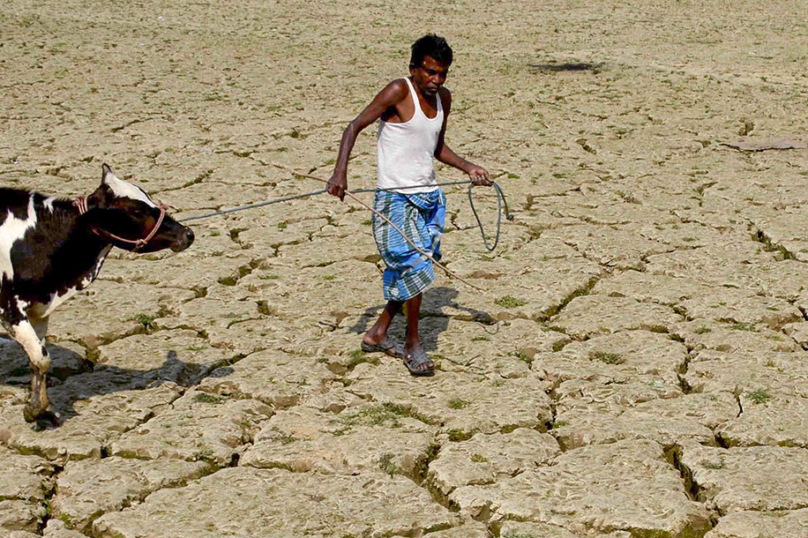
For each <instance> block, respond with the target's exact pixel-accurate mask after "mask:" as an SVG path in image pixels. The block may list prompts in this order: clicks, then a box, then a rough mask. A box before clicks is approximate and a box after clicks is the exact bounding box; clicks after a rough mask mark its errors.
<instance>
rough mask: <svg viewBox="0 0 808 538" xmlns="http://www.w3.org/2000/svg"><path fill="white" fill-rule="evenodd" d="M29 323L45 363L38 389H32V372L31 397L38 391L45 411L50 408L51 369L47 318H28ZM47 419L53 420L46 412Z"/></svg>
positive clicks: (32, 379)
mask: <svg viewBox="0 0 808 538" xmlns="http://www.w3.org/2000/svg"><path fill="white" fill-rule="evenodd" d="M29 321H30V322H31V326H32V327H33V328H34V333H36V337H37V338H38V339H39V343H40V346H41V349H42V357H43V359H45V361H44V362H45V363H47V364H46V365H47V369H46V370H42V371H41V373H42V381H41V383H39V386H38V387H34V383H33V381H34V377H33V376H34V374H33V372H32V374H31V375H32V378H31V395H32V396H33V392H34V390H35V389H36V388H38V389H39V402H40V403H42V404H43V405H44V407H42V409H44V410H47V409H48V408H49V407H50V402H49V400H48V375H47V374H48V372H49V371H50V369H51V360H50V354H49V353H48V348H47V335H48V318H29ZM48 416H49V418H51V419H52V418H54V416H53V415H51V414H50V412H48Z"/></svg>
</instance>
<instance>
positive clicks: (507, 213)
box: [178, 172, 513, 252]
mask: <svg viewBox="0 0 808 538" xmlns="http://www.w3.org/2000/svg"><path fill="white" fill-rule="evenodd" d="M293 174H294V175H296V176H299V177H308V178H311V179H317V180H319V181H322V180H321V179H320V178H315V177H314V176H309V175H306V174H299V173H297V172H293ZM465 184H468V186H469V190H468V195H469V205H470V206H471V212H472V213H473V214H474V218H475V219H476V220H477V226H479V228H480V234H481V235H482V237H483V244H484V245H485V249H486V250H487V251H488V252H492V251H493V250H494V249H495V248H497V245H498V244H499V236H500V230H501V228H502V206H503V204H504V205H505V217H506V218H507V219H508V220H513V214H512V213H511V212H510V211H509V210H508V201H507V200H506V199H505V193H504V192H503V191H502V188H501V187H500V186H499V185H498V184H497V182H496V181H492V182H491V184H492V186H493V187H494V189H495V190H496V191H497V235H496V237H495V238H494V244H493V245H491V246H489V244H488V239H487V238H486V236H485V228H484V227H483V223H482V221H481V220H480V216H479V215H478V214H477V209H476V208H475V207H474V199H473V197H472V195H471V189H472V187H473V186H474V185H473V183H472V182H471V180H469V179H466V180H462V181H447V182H444V183H437V184H436V186H438V187H448V186H452V185H465ZM413 188H418V187H417V186H413V187H403V189H413ZM390 190H393V189H359V190H355V191H350V192H351V193H353V194H359V193H366V192H383V191H390ZM395 190H401V189H395ZM326 192H328V191H327V189H320V190H316V191H311V192H306V193H303V194H295V195H292V196H284V197H282V198H274V199H272V200H267V201H266V202H259V203H257V204H250V205H244V206H238V207H233V208H230V209H222V210H220V211H214V212H212V213H206V214H204V215H196V216H194V217H186V218H184V219H180V220H179V221H178V222H189V221H192V220H200V219H206V218H209V217H215V216H218V215H226V214H228V213H237V212H239V211H246V210H247V209H255V208H257V207H264V206H267V205H272V204H279V203H281V202H289V201H292V200H300V199H301V198H308V197H310V196H317V195H319V194H324V193H326ZM345 192H346V194H347V193H348V191H345ZM360 203H361V202H360Z"/></svg>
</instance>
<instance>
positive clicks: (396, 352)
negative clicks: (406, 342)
mask: <svg viewBox="0 0 808 538" xmlns="http://www.w3.org/2000/svg"><path fill="white" fill-rule="evenodd" d="M361 348H362V351H364V352H365V353H375V352H381V353H384V354H386V355H389V356H391V357H395V358H397V359H399V358H401V356H402V354H403V353H402V351H401V347H400V346H397V345H395V344H394V343H393V342H391V341H390V340H389V339H388V338H387V337H386V336H385V337H384V338H382V339H381V340H380V341H379V342H376V343H372V342H367V341H365V340H364V339H363V340H362V346H361Z"/></svg>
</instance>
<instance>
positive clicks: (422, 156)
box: [376, 79, 443, 194]
mask: <svg viewBox="0 0 808 538" xmlns="http://www.w3.org/2000/svg"><path fill="white" fill-rule="evenodd" d="M404 80H405V81H406V82H407V86H408V87H409V88H410V96H411V97H412V102H413V105H414V107H415V113H414V114H413V115H412V118H411V119H410V121H407V122H404V123H388V122H386V121H382V120H381V119H380V120H379V130H378V133H377V134H376V163H377V168H378V188H380V189H391V190H393V191H395V192H402V193H404V194H411V193H417V192H430V191H434V190H435V189H437V188H438V187H437V185H436V183H437V181H436V179H435V166H434V163H433V158H434V155H435V148H436V147H437V145H438V136H439V135H440V130H441V128H442V127H443V105H442V103H441V101H440V94H438V113H437V115H436V116H435V117H434V118H427V117H426V114H424V112H423V110H421V104H420V103H419V102H418V95H416V93H415V88H414V87H413V85H412V82H410V80H409V79H404ZM403 187H413V188H409V189H403ZM398 189H401V190H400V191H399V190H398Z"/></svg>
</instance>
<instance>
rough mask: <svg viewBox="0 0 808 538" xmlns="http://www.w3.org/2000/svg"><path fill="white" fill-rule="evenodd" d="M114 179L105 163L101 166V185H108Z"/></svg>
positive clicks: (110, 169)
mask: <svg viewBox="0 0 808 538" xmlns="http://www.w3.org/2000/svg"><path fill="white" fill-rule="evenodd" d="M114 177H115V174H114V173H113V172H112V168H110V167H109V165H108V164H107V163H104V164H102V165H101V184H102V185H108V184H109V182H110V180H111V179H112V178H114Z"/></svg>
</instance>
